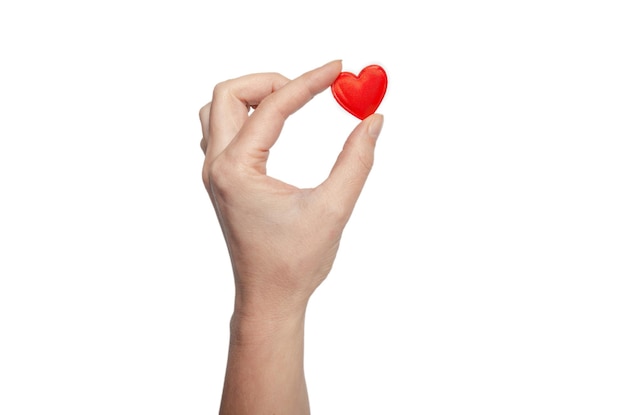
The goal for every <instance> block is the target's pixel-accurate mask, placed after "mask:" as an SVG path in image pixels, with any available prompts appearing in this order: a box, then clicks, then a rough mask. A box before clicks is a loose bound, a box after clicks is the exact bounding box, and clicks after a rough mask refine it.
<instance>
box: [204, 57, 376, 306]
mask: <svg viewBox="0 0 626 415" xmlns="http://www.w3.org/2000/svg"><path fill="white" fill-rule="evenodd" d="M340 71H341V62H340V61H335V62H331V63H329V64H327V65H324V66H322V67H320V68H318V69H315V70H313V71H311V72H308V73H305V74H304V75H302V76H300V77H299V78H297V79H295V80H293V81H289V80H288V79H286V78H285V77H283V76H281V75H279V74H256V75H248V76H244V77H241V78H237V79H233V80H229V81H226V82H222V83H220V84H219V85H217V86H216V87H215V90H214V93H213V101H212V103H209V104H208V105H206V106H205V107H203V108H202V110H201V112H200V118H201V122H202V131H203V137H204V138H203V139H202V149H203V150H204V152H205V154H206V159H205V162H204V168H203V180H204V184H205V186H206V189H207V191H208V193H209V195H210V197H211V200H212V202H213V205H214V207H215V211H216V213H217V216H218V219H219V222H220V225H221V227H222V230H223V233H224V237H225V239H226V244H227V245H228V249H229V252H230V256H231V261H232V265H233V271H234V276H235V286H236V293H237V294H236V310H238V311H242V312H244V313H252V312H253V313H255V314H257V315H258V314H264V315H268V316H272V317H281V316H282V315H283V314H284V313H285V312H292V311H293V310H294V309H302V308H303V307H305V306H306V303H307V301H308V299H309V297H310V295H311V294H312V293H313V291H314V290H315V289H316V288H317V287H318V286H319V285H320V283H321V282H322V281H323V280H324V279H325V278H326V276H327V275H328V273H329V272H330V269H331V267H332V264H333V261H334V259H335V256H336V254H337V249H338V247H339V240H340V238H341V234H342V231H343V229H344V227H345V225H346V222H347V221H348V218H349V217H350V215H351V213H352V210H353V208H354V205H355V203H356V201H357V198H358V196H359V194H360V192H361V189H362V188H363V185H364V184H365V180H366V178H367V176H368V173H369V172H370V169H371V168H372V164H373V161H374V145H375V143H376V138H377V137H378V134H379V132H380V129H381V127H382V116H381V115H377V114H374V115H372V116H370V117H369V118H367V119H365V120H364V121H363V122H361V123H360V124H359V125H358V126H357V127H356V129H355V130H354V132H353V133H352V134H351V135H350V137H349V138H348V140H347V141H346V143H345V146H344V149H343V151H342V152H341V154H340V155H339V158H338V159H337V162H336V164H335V166H334V168H333V169H332V171H331V174H330V176H329V177H328V179H327V180H325V181H324V182H323V183H322V184H321V185H319V186H318V187H316V188H314V189H298V188H296V187H294V186H291V185H289V184H286V183H284V182H281V181H279V180H276V179H274V178H271V177H269V176H267V175H266V163H267V158H268V154H269V150H270V147H272V145H273V144H274V143H275V142H276V140H277V139H278V136H279V134H280V131H281V129H282V126H283V124H284V122H285V120H286V118H287V117H288V116H289V115H290V114H292V113H294V112H295V111H296V110H298V109H299V108H300V107H302V106H303V105H304V104H306V103H307V102H308V101H309V100H310V99H312V98H313V97H314V96H315V95H316V94H318V93H319V92H321V91H323V90H324V89H326V88H327V87H328V86H330V84H331V83H332V82H333V81H334V80H335V79H336V78H337V76H338V75H339V73H340ZM251 107H256V110H255V111H254V112H253V113H252V114H251V115H250V116H248V113H249V110H250V108H251Z"/></svg>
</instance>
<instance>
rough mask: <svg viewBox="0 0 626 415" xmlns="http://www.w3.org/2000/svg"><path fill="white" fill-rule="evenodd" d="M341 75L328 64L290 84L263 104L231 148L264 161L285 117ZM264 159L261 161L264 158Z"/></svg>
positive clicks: (334, 64) (337, 67) (335, 66)
mask: <svg viewBox="0 0 626 415" xmlns="http://www.w3.org/2000/svg"><path fill="white" fill-rule="evenodd" d="M340 72H341V61H332V62H329V63H327V64H326V65H324V66H321V67H319V68H317V69H314V70H312V71H309V72H307V73H305V74H303V75H301V76H299V77H298V78H296V79H294V80H293V81H290V82H289V83H287V84H286V85H284V86H283V87H282V88H281V89H279V90H278V91H276V92H275V93H273V94H272V95H270V96H269V97H267V99H265V100H263V102H261V103H260V104H259V106H258V108H257V109H256V111H255V112H254V114H252V115H251V116H250V119H249V121H248V122H247V123H246V124H245V126H243V128H242V129H241V131H240V133H239V134H238V135H237V137H236V138H235V140H234V141H233V148H236V151H240V152H243V153H247V154H253V155H254V156H260V157H261V162H263V161H266V160H267V159H266V156H267V152H268V150H269V149H270V148H271V147H272V146H273V145H274V143H275V142H276V140H277V139H278V136H279V135H280V131H281V130H282V127H283V125H284V123H285V120H286V119H287V117H289V116H290V115H291V114H293V113H294V112H296V111H297V110H298V109H300V108H302V106H304V105H305V104H306V103H307V102H309V101H310V100H311V99H312V98H313V97H314V96H315V95H317V94H319V93H320V92H322V91H323V90H325V89H326V88H328V87H329V86H330V85H331V84H332V83H333V81H334V80H335V79H337V76H338V75H339V73H340ZM264 157H265V158H264Z"/></svg>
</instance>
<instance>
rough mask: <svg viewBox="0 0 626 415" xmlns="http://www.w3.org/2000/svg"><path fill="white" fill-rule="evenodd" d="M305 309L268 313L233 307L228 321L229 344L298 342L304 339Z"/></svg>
mask: <svg viewBox="0 0 626 415" xmlns="http://www.w3.org/2000/svg"><path fill="white" fill-rule="evenodd" d="M305 312H306V307H303V308H298V309H293V310H289V311H286V310H283V311H282V312H274V311H273V312H268V311H267V310H258V309H250V308H245V307H237V306H235V310H234V312H233V315H232V318H231V321H230V334H231V336H230V338H231V344H235V345H247V344H257V345H258V344H267V343H284V342H294V341H296V342H299V341H300V339H302V338H304V320H305Z"/></svg>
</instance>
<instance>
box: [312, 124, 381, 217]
mask: <svg viewBox="0 0 626 415" xmlns="http://www.w3.org/2000/svg"><path fill="white" fill-rule="evenodd" d="M382 126H383V116H382V115H380V114H373V115H370V116H369V117H367V118H366V119H365V120H363V121H362V122H361V123H360V124H359V125H357V127H356V128H355V129H354V131H352V133H351V134H350V136H349V137H348V139H347V140H346V143H345V145H344V147H343V150H342V151H341V153H340V154H339V157H338V158H337V161H336V162H335V165H334V166H333V168H332V170H331V172H330V175H329V176H328V178H327V179H326V180H325V181H324V182H323V183H322V184H321V185H319V186H318V190H319V191H321V192H322V194H323V197H325V198H326V199H327V200H332V201H333V203H334V204H336V206H340V209H341V210H342V212H343V213H344V214H345V215H347V217H349V216H350V214H351V213H352V210H353V209H354V206H355V204H356V201H357V199H358V198H359V195H360V194H361V190H362V189H363V186H364V185H365V181H366V180H367V176H368V175H369V172H370V170H371V169H372V166H373V164H374V148H375V146H376V140H377V138H378V135H379V134H380V130H381V129H382ZM347 217H346V219H347Z"/></svg>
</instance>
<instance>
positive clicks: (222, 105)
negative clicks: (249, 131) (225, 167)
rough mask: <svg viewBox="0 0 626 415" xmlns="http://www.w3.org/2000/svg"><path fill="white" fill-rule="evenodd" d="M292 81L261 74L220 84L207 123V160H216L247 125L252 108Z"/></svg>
mask: <svg viewBox="0 0 626 415" xmlns="http://www.w3.org/2000/svg"><path fill="white" fill-rule="evenodd" d="M288 81H289V79H287V78H285V77H284V76H282V75H280V74H278V73H260V74H253V75H245V76H242V77H239V78H235V79H231V80H228V81H224V82H221V83H219V84H217V85H216V86H215V88H214V90H213V100H212V104H211V108H210V113H209V117H208V120H207V131H206V135H205V138H206V141H207V151H206V154H207V157H208V158H209V159H210V160H213V159H215V157H216V156H217V155H218V154H220V153H221V152H222V151H223V150H224V148H226V146H228V144H229V143H230V142H231V141H232V139H233V138H234V137H235V135H237V133H238V132H239V130H240V129H241V127H242V126H243V125H244V123H245V122H246V120H247V119H248V112H249V111H250V108H251V107H254V106H257V105H258V104H259V103H260V102H261V101H263V99H265V97H267V96H268V95H270V94H272V93H273V92H274V91H276V90H278V89H280V88H281V87H282V86H283V85H285V84H286V83H287V82H288Z"/></svg>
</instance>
